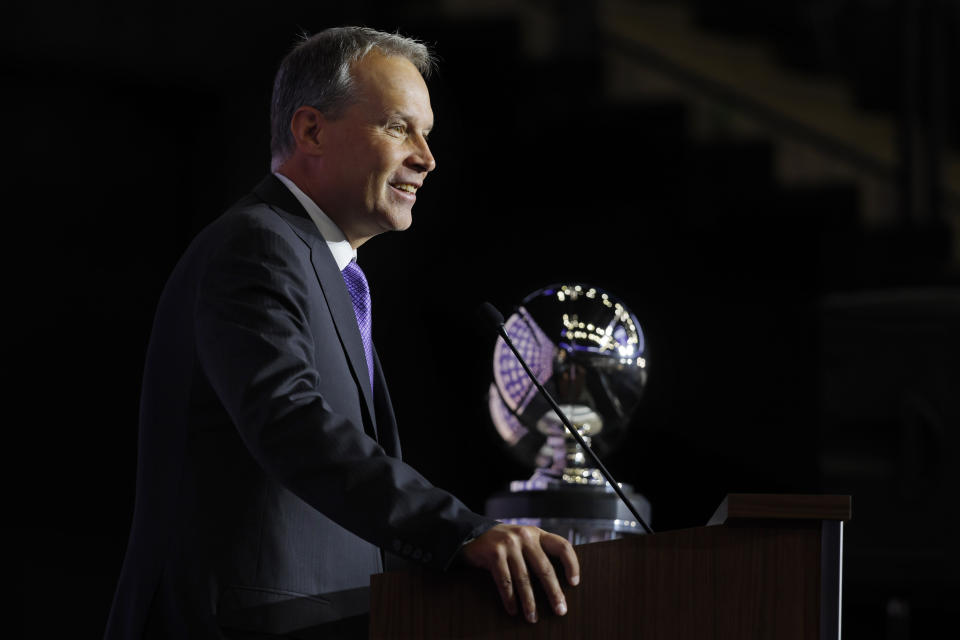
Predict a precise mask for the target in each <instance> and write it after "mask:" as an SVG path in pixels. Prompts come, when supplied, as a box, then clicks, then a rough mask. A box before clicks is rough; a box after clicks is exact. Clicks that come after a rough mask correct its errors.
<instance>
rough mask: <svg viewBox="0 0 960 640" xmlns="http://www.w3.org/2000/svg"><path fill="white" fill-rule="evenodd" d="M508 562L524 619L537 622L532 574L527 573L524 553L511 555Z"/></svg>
mask: <svg viewBox="0 0 960 640" xmlns="http://www.w3.org/2000/svg"><path fill="white" fill-rule="evenodd" d="M507 562H508V563H509V564H510V573H511V574H512V575H513V582H514V585H515V591H516V594H517V600H519V601H520V607H521V608H522V609H523V617H524V618H526V620H527V622H536V621H537V601H536V599H535V598H534V596H533V584H531V582H530V573H529V572H528V571H527V565H526V562H525V561H524V559H523V554H522V552H519V553H511V554H510V555H509V556H508V557H507Z"/></svg>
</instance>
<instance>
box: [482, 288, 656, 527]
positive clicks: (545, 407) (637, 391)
mask: <svg viewBox="0 0 960 640" xmlns="http://www.w3.org/2000/svg"><path fill="white" fill-rule="evenodd" d="M504 329H505V331H506V332H507V335H509V336H510V339H511V341H512V342H513V343H514V346H515V347H516V348H517V350H518V351H519V352H520V354H521V355H522V356H523V358H524V360H525V361H526V362H527V364H528V365H529V367H530V369H531V371H532V372H533V373H534V375H535V376H536V377H537V381H538V382H539V383H540V384H541V385H542V386H543V387H544V388H545V389H546V390H547V392H548V393H549V394H550V395H551V396H553V398H554V399H555V400H556V402H557V404H558V405H559V407H560V410H561V411H562V412H563V413H564V414H565V416H566V417H567V419H568V420H569V422H570V423H571V424H572V425H573V427H574V428H575V429H576V430H577V432H578V433H579V434H580V436H581V437H582V439H583V441H584V443H585V444H586V445H587V446H589V447H590V448H591V449H593V450H594V452H595V453H596V454H597V455H598V457H600V458H601V459H602V458H603V456H604V454H606V453H609V452H610V451H613V450H614V449H615V447H616V445H617V444H619V443H620V442H621V441H622V440H623V437H624V435H625V434H626V432H627V430H628V428H629V427H630V424H631V418H632V417H633V415H634V413H635V411H636V409H637V407H638V406H639V403H640V400H641V397H642V395H643V390H644V387H645V386H646V382H647V361H646V356H645V353H646V352H645V344H644V337H643V332H642V330H641V327H640V323H639V322H638V321H637V319H636V317H635V316H634V314H633V313H632V312H631V311H630V309H628V308H627V306H626V305H625V304H624V303H623V302H622V301H621V300H619V299H617V298H616V297H615V296H614V295H613V294H611V293H609V292H607V291H604V290H602V289H600V288H599V287H595V286H591V285H588V284H569V285H568V284H557V285H550V286H546V287H543V288H542V289H539V290H537V291H534V292H533V293H531V294H529V295H528V296H526V297H525V298H524V299H523V301H522V302H521V303H520V305H519V306H518V307H517V309H516V311H515V312H514V313H513V314H512V315H511V316H510V317H509V318H508V319H507V320H506V322H505V323H504ZM488 400H489V411H490V417H491V420H492V422H493V425H494V427H495V428H496V430H497V433H498V434H499V435H500V437H501V439H502V440H503V442H504V444H505V445H506V448H507V449H508V450H509V451H510V453H511V454H513V455H514V456H515V457H516V458H517V459H518V460H519V461H520V462H521V463H523V464H525V465H527V466H529V467H532V468H533V474H532V475H531V476H530V478H529V479H527V480H516V481H513V482H511V483H510V488H509V490H508V491H502V492H499V493H497V494H494V495H493V496H492V497H491V498H490V499H488V500H487V504H486V513H487V515H488V516H490V517H493V518H496V519H498V520H500V521H502V522H508V523H514V524H533V525H536V526H539V527H540V528H542V529H545V530H547V531H551V532H553V533H556V534H558V535H561V536H564V537H565V538H567V539H568V540H570V542H572V543H573V544H581V543H586V542H596V541H600V540H610V539H613V538H618V537H622V536H623V535H624V534H641V533H643V529H642V528H641V526H640V523H638V522H637V521H636V518H635V517H634V516H633V515H632V514H631V513H630V510H629V509H628V508H627V506H626V505H625V504H623V502H622V501H621V500H620V498H619V497H618V496H617V494H616V493H615V491H614V490H613V488H612V487H610V485H609V484H608V483H607V481H606V480H605V479H604V477H603V475H602V474H601V473H600V471H599V470H598V469H595V468H593V467H592V466H591V461H590V458H589V457H588V456H587V454H586V453H585V452H584V450H583V448H582V447H581V446H580V444H578V442H577V441H576V440H575V439H574V438H573V436H571V435H570V433H569V432H568V431H567V429H566V428H565V426H564V424H563V422H562V421H561V420H560V418H559V417H558V416H557V415H556V413H555V412H554V410H553V409H552V408H551V406H550V404H549V403H548V401H547V400H546V399H544V398H543V397H542V396H541V395H540V393H539V392H538V391H537V388H536V386H535V385H534V384H533V382H532V381H531V380H530V377H529V376H528V375H527V373H526V372H525V371H524V369H523V365H521V364H520V361H519V360H517V358H516V356H515V355H514V354H513V351H511V349H510V347H509V346H508V345H507V343H506V342H505V341H504V340H503V338H502V337H500V338H498V339H497V342H496V345H495V346H494V353H493V382H492V383H491V385H490V391H489V398H488ZM620 489H621V490H622V491H623V492H624V493H625V494H626V495H627V496H628V497H629V499H630V502H631V503H632V504H633V505H634V507H635V509H636V510H637V511H638V512H639V514H640V515H641V516H642V517H643V519H644V520H645V521H646V522H649V521H650V503H649V502H648V501H647V500H646V499H645V498H644V497H643V496H641V495H639V494H637V493H634V492H633V489H632V488H631V487H630V486H629V485H625V484H620Z"/></svg>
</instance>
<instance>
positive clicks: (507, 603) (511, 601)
mask: <svg viewBox="0 0 960 640" xmlns="http://www.w3.org/2000/svg"><path fill="white" fill-rule="evenodd" d="M490 574H491V575H492V576H493V581H494V582H495V583H496V584H497V591H499V592H500V600H502V601H503V608H504V609H506V610H507V613H509V614H510V615H512V616H514V615H516V614H517V601H516V599H515V597H514V590H513V578H512V577H511V571H510V565H509V563H508V562H507V556H506V555H500V556H499V557H498V558H497V560H496V562H495V564H494V566H493V567H492V568H491V569H490Z"/></svg>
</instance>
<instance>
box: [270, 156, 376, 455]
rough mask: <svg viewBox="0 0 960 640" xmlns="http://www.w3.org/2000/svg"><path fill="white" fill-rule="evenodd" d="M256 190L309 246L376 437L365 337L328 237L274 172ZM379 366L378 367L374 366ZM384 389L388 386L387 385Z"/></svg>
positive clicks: (370, 430) (369, 430)
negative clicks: (325, 236) (282, 215)
mask: <svg viewBox="0 0 960 640" xmlns="http://www.w3.org/2000/svg"><path fill="white" fill-rule="evenodd" d="M254 193H255V194H256V195H257V196H258V197H259V198H261V199H262V200H263V201H264V202H266V203H267V204H269V205H271V206H272V207H274V208H275V209H280V210H281V211H280V213H281V214H283V213H286V214H288V215H286V216H284V218H285V219H286V220H287V221H288V222H289V223H290V224H291V225H292V226H293V228H294V230H295V231H296V232H297V235H299V236H300V237H301V239H303V241H304V242H306V243H307V245H308V246H309V247H310V262H311V263H312V264H313V269H314V272H315V274H316V276H317V280H318V281H319V282H320V288H321V290H322V291H323V297H324V298H325V299H326V302H327V308H328V309H329V310H330V315H331V316H332V318H333V325H334V327H335V329H336V331H337V336H338V337H339V339H340V344H341V346H342V348H343V351H344V353H346V355H347V362H348V363H349V365H350V370H351V372H352V373H353V378H354V382H355V383H356V385H357V386H358V387H359V388H360V393H361V394H362V396H363V400H364V405H365V408H366V411H365V413H366V415H367V416H368V418H369V425H368V426H369V429H367V431H368V435H370V436H371V437H372V438H374V439H377V427H376V417H375V416H376V415H377V414H376V412H375V411H374V401H373V400H374V399H373V391H372V390H371V389H370V383H369V380H370V376H369V374H368V372H367V357H366V354H365V353H364V350H363V340H362V338H361V337H360V329H359V328H358V327H357V318H356V316H355V315H354V313H353V300H352V299H351V298H350V293H349V292H348V291H347V285H346V284H345V283H344V281H343V275H342V274H341V273H340V269H339V268H337V263H336V261H335V260H334V259H333V254H331V253H330V249H329V248H328V247H327V243H326V240H324V238H323V236H322V235H320V231H319V230H318V229H317V226H316V225H315V224H314V223H313V220H311V219H310V216H309V215H307V212H306V211H305V210H304V209H303V207H302V206H301V205H300V203H299V202H298V201H297V199H296V197H294V195H293V194H292V193H290V190H289V189H287V187H286V186H284V184H283V183H282V182H280V180H278V179H277V177H276V176H274V175H272V174H271V175H268V176H267V177H266V178H264V179H263V180H262V181H261V182H260V184H258V185H257V187H256V188H255V189H254ZM374 368H375V369H379V367H378V366H375V367H374ZM384 389H385V387H384Z"/></svg>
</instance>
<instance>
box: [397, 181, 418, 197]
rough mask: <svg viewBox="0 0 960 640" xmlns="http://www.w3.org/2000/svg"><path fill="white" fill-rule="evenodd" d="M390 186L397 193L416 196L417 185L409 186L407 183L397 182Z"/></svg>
mask: <svg viewBox="0 0 960 640" xmlns="http://www.w3.org/2000/svg"><path fill="white" fill-rule="evenodd" d="M390 186H391V187H393V188H394V189H396V190H398V191H403V192H405V193H410V194H414V195H416V193H417V189H418V187H417V185H415V184H410V183H409V182H398V183H397V184H391V185H390Z"/></svg>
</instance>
